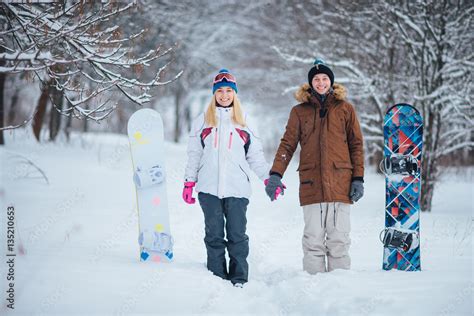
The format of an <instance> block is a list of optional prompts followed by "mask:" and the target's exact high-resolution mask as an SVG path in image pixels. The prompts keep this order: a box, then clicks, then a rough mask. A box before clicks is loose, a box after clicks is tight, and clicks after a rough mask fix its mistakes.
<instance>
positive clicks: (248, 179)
mask: <svg viewBox="0 0 474 316" xmlns="http://www.w3.org/2000/svg"><path fill="white" fill-rule="evenodd" d="M239 168H240V170H242V172H243V173H244V175H245V177H246V178H247V182H250V178H249V175H248V174H247V172H245V170H244V168H242V166H241V165H239Z"/></svg>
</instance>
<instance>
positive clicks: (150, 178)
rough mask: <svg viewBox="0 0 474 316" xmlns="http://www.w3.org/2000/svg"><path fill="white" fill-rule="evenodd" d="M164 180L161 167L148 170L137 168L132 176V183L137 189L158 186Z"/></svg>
mask: <svg viewBox="0 0 474 316" xmlns="http://www.w3.org/2000/svg"><path fill="white" fill-rule="evenodd" d="M164 178H165V173H164V170H163V167H162V166H160V165H156V166H153V167H151V168H149V169H141V168H140V167H137V170H136V171H135V172H134V174H133V182H135V185H136V186H137V188H139V189H143V188H147V187H149V186H152V185H155V184H159V183H161V182H163V180H164Z"/></svg>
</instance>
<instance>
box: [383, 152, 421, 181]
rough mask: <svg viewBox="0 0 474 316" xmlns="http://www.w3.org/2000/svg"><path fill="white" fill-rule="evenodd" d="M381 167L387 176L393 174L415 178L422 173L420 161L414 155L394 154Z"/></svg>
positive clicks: (386, 158) (385, 159)
mask: <svg viewBox="0 0 474 316" xmlns="http://www.w3.org/2000/svg"><path fill="white" fill-rule="evenodd" d="M379 167H380V170H381V171H382V172H383V173H384V174H385V175H386V176H390V175H392V174H400V175H412V176H415V175H417V174H419V172H420V168H419V165H418V160H417V159H416V158H415V157H413V156H412V155H400V154H392V155H391V156H390V157H385V158H384V159H383V160H382V161H381V162H380V165H379Z"/></svg>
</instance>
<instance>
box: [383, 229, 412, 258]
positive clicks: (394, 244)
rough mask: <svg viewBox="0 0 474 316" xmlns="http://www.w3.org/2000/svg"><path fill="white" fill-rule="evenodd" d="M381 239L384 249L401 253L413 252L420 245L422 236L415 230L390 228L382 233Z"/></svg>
mask: <svg viewBox="0 0 474 316" xmlns="http://www.w3.org/2000/svg"><path fill="white" fill-rule="evenodd" d="M382 234H383V235H384V236H383V238H382ZM379 238H380V241H381V242H382V243H383V245H384V247H387V248H391V249H397V250H399V251H405V252H407V251H411V250H413V249H415V248H417V247H418V246H419V245H420V236H419V234H418V232H416V231H414V230H404V229H400V228H395V227H389V228H385V229H384V230H382V231H381V232H380V236H379Z"/></svg>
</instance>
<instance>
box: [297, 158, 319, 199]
mask: <svg viewBox="0 0 474 316" xmlns="http://www.w3.org/2000/svg"><path fill="white" fill-rule="evenodd" d="M297 170H298V172H299V176H300V198H302V197H306V196H310V195H313V194H314V191H315V185H314V168H313V164H300V166H299V167H298V169H297Z"/></svg>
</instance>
